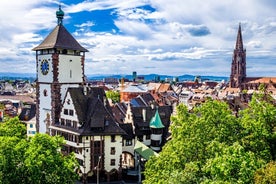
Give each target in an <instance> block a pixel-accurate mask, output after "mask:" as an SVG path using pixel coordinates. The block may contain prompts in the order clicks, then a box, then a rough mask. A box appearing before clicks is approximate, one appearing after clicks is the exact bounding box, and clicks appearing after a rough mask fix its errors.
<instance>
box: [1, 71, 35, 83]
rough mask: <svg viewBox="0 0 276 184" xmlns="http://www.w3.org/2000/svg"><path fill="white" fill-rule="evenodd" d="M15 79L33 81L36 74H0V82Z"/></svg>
mask: <svg viewBox="0 0 276 184" xmlns="http://www.w3.org/2000/svg"><path fill="white" fill-rule="evenodd" d="M15 79H22V80H31V81H34V80H35V79H36V74H34V73H10V72H7V73H5V72H0V80H15Z"/></svg>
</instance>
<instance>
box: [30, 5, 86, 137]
mask: <svg viewBox="0 0 276 184" xmlns="http://www.w3.org/2000/svg"><path fill="white" fill-rule="evenodd" d="M56 16H57V26H56V27H55V28H54V30H53V31H52V32H51V33H50V34H49V35H48V36H47V37H46V38H45V40H44V41H43V42H42V43H41V44H40V45H38V46H37V47H35V48H34V49H33V50H34V51H36V68H37V74H36V75H37V76H36V77H37V89H36V98H37V99H36V100H37V102H36V127H37V132H41V133H49V126H50V125H51V124H53V123H56V122H58V121H59V116H60V111H61V105H62V102H63V100H64V98H65V93H66V91H67V89H68V88H69V87H79V86H80V85H83V84H84V82H85V81H84V59H85V52H87V51H88V50H86V49H85V48H83V47H82V46H81V45H80V44H79V43H78V42H77V41H76V40H75V38H74V37H73V36H72V35H71V34H70V33H69V32H68V31H67V30H66V28H65V27H64V26H63V24H62V20H63V16H64V12H63V11H62V10H61V7H59V10H58V11H57V12H56Z"/></svg>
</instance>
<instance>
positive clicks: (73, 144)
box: [33, 7, 126, 181]
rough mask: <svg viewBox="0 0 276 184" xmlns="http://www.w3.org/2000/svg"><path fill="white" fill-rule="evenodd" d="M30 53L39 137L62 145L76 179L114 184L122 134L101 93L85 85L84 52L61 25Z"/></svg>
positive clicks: (60, 16)
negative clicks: (72, 162) (55, 139)
mask: <svg viewBox="0 0 276 184" xmlns="http://www.w3.org/2000/svg"><path fill="white" fill-rule="evenodd" d="M56 16H57V26H56V27H55V28H54V30H53V31H52V32H51V33H50V34H49V35H48V36H47V37H46V38H45V40H44V41H42V43H41V44H40V45H38V46H37V47H35V48H34V49H33V50H34V51H35V52H36V65H37V104H36V129H37V132H40V133H47V134H49V135H52V136H55V135H60V136H62V137H64V139H65V140H66V144H65V145H64V146H63V148H62V152H63V153H64V154H69V153H74V154H75V156H76V158H77V160H78V161H79V163H80V169H79V170H78V173H79V174H80V176H82V177H83V179H84V180H87V177H96V175H97V176H99V177H101V178H105V180H106V181H109V180H117V179H119V177H120V173H121V156H122V139H123V136H124V135H125V134H126V133H125V132H124V130H123V129H121V128H120V126H119V125H118V123H117V122H116V120H115V118H114V116H113V114H112V112H111V108H110V106H109V103H108V100H107V98H106V95H105V92H104V90H103V89H102V88H99V87H95V88H91V87H88V85H86V81H85V75H84V60H85V52H87V51H88V50H87V49H85V48H84V47H82V46H81V45H80V44H79V43H78V42H77V41H76V40H75V38H74V37H73V36H72V35H71V34H70V33H69V32H68V31H67V30H66V28H65V27H64V26H63V24H62V20H63V16H64V12H63V11H62V10H61V8H60V7H59V10H58V11H57V12H56Z"/></svg>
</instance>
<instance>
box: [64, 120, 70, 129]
mask: <svg viewBox="0 0 276 184" xmlns="http://www.w3.org/2000/svg"><path fill="white" fill-rule="evenodd" d="M65 122H66V126H69V127H70V126H71V120H69V119H67V120H65Z"/></svg>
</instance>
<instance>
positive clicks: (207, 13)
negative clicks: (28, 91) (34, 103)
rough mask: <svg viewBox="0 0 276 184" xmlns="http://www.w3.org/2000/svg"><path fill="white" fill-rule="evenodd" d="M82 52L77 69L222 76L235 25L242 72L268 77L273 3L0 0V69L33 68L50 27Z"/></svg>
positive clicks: (273, 63) (274, 63)
mask: <svg viewBox="0 0 276 184" xmlns="http://www.w3.org/2000/svg"><path fill="white" fill-rule="evenodd" d="M59 5H61V8H62V10H63V11H64V13H65V16H64V20H63V25H64V26H65V27H66V29H67V30H68V31H69V32H70V33H71V34H72V35H73V36H74V37H75V38H76V40H77V41H78V42H79V43H80V44H81V45H82V46H83V47H85V48H86V49H87V50H89V52H87V53H86V55H85V74H86V75H94V74H110V75H113V74H114V75H116V74H132V72H133V71H136V72H137V74H138V75H143V74H160V75H161V74H166V75H173V76H180V75H184V74H191V75H213V76H227V77H228V76H229V75H230V70H231V62H232V54H233V49H234V46H235V43H236V37H237V31H238V26H239V23H240V24H241V28H242V35H243V42H244V47H245V48H246V55H247V58H246V62H247V76H252V77H257V76H276V13H275V12H276V1H275V0H239V1H237V0H223V1H218V0H205V1H202V0H94V1H90V0H86V1H82V0H59V1H57V0H39V1H38V0H25V1H18V0H2V1H1V6H0V17H1V18H0V72H13V73H36V64H35V63H36V60H35V52H34V51H32V48H34V47H36V46H37V45H39V44H40V43H41V42H42V41H43V40H44V39H45V38H46V36H47V35H48V34H49V33H50V32H51V31H52V30H53V29H54V28H55V26H56V25H57V19H56V11H57V10H58V7H59Z"/></svg>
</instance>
